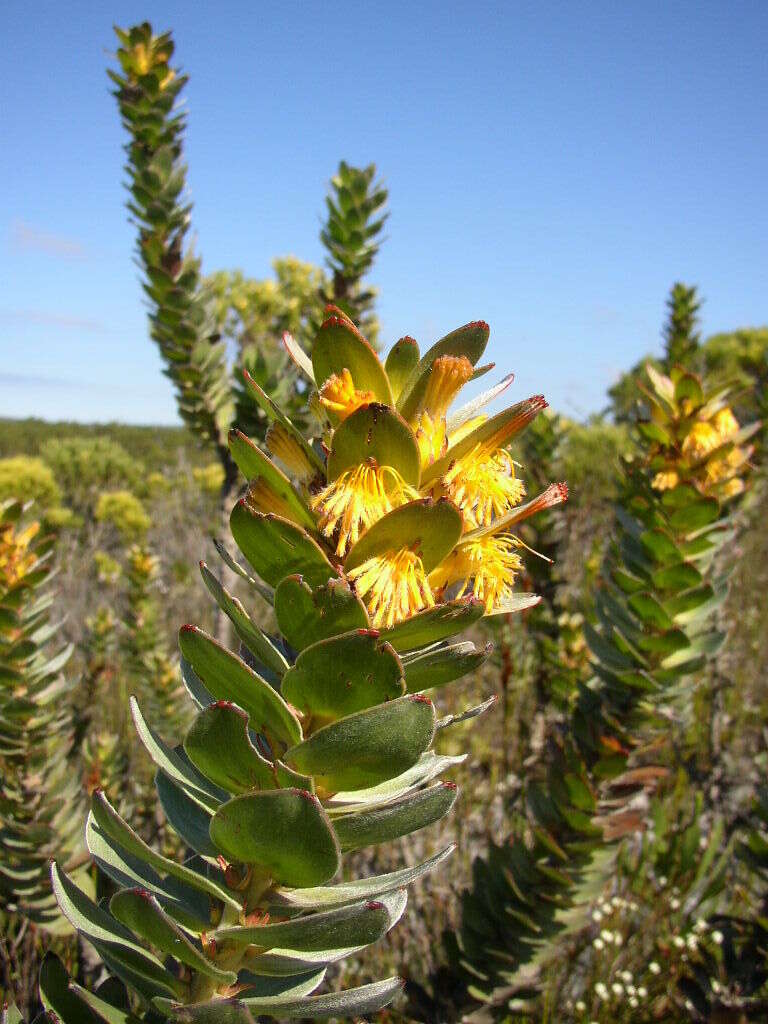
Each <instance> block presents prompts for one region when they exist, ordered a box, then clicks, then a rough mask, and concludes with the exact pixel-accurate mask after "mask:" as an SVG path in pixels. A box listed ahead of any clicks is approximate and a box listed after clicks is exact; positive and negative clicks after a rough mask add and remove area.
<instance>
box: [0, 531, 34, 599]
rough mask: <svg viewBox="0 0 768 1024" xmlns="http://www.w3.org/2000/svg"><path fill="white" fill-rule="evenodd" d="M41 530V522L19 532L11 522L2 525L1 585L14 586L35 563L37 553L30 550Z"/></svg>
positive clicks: (0, 543)
mask: <svg viewBox="0 0 768 1024" xmlns="http://www.w3.org/2000/svg"><path fill="white" fill-rule="evenodd" d="M39 531H40V524H39V523H30V525H29V526H27V527H26V529H24V530H21V531H18V532H17V531H16V529H15V528H14V526H13V525H12V524H11V523H6V524H3V526H2V527H0V585H2V586H3V587H12V586H13V585H14V584H15V583H18V582H19V580H21V579H23V577H24V576H25V575H26V574H27V573H28V572H29V570H30V569H31V568H32V566H33V565H34V564H35V561H36V558H35V555H34V554H33V553H28V552H29V545H30V544H31V543H32V540H33V539H34V537H36V536H37V534H38V533H39Z"/></svg>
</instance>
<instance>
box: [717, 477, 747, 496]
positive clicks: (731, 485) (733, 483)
mask: <svg viewBox="0 0 768 1024" xmlns="http://www.w3.org/2000/svg"><path fill="white" fill-rule="evenodd" d="M743 492H744V481H743V480H742V479H741V477H738V476H735V477H733V479H732V480H729V481H728V483H727V484H725V485H724V487H723V490H722V495H723V498H734V497H735V496H736V495H737V494H742V493H743Z"/></svg>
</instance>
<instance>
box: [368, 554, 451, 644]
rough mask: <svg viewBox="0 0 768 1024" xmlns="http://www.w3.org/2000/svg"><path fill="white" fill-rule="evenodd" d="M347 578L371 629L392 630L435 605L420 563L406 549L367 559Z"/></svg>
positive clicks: (415, 556)
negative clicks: (362, 601) (363, 606)
mask: <svg viewBox="0 0 768 1024" xmlns="http://www.w3.org/2000/svg"><path fill="white" fill-rule="evenodd" d="M348 577H349V579H350V580H351V581H352V582H353V583H354V584H355V588H356V590H357V592H358V593H359V594H360V595H361V596H363V597H364V598H365V599H366V604H367V605H368V611H369V613H370V616H371V621H372V623H373V625H374V626H393V625H394V624H395V623H396V622H402V620H403V619H407V618H408V617H409V616H410V615H413V614H415V613H416V612H419V611H421V610H422V609H424V608H431V607H432V606H433V605H434V603H435V599H434V597H433V596H432V590H431V588H430V585H429V581H428V580H427V576H426V573H425V572H424V566H423V564H422V561H421V559H420V558H419V556H418V555H416V554H414V552H413V551H410V550H409V549H408V548H400V550H399V551H388V552H387V553H386V554H384V555H376V556H375V557H373V558H369V559H368V560H367V561H366V562H363V564H362V565H359V566H358V567H357V568H356V569H353V570H352V571H351V572H350V573H348Z"/></svg>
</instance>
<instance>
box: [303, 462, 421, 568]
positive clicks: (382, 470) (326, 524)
mask: <svg viewBox="0 0 768 1024" xmlns="http://www.w3.org/2000/svg"><path fill="white" fill-rule="evenodd" d="M414 497H418V494H417V493H416V491H414V489H413V488H412V487H409V485H408V484H406V483H405V481H404V480H403V478H402V477H401V476H400V474H399V473H398V472H397V470H396V469H393V468H392V467H391V466H379V465H378V464H377V463H376V462H375V461H374V460H373V459H369V460H368V461H367V462H364V463H362V464H361V465H359V466H355V467H354V468H353V469H347V470H345V471H344V472H343V473H341V474H340V475H339V476H338V477H337V478H336V479H335V480H332V481H331V483H329V484H328V486H327V487H324V488H323V490H322V491H320V493H319V494H317V495H315V497H314V498H312V500H311V502H310V507H311V508H312V511H313V512H314V513H315V514H316V515H318V516H319V517H320V519H319V523H318V526H319V528H320V531H321V532H322V534H323V535H324V536H325V537H332V536H333V535H334V534H335V533H336V531H337V529H338V537H337V540H336V554H338V555H341V556H343V555H345V554H346V553H347V551H348V550H349V548H351V547H352V545H353V544H355V543H356V541H357V540H358V539H359V538H360V535H361V534H362V533H364V532H365V530H367V529H368V528H369V527H370V526H373V524H374V523H376V522H378V520H379V519H381V517H382V516H385V515H386V514H387V512H391V511H392V510H393V509H395V508H398V507H399V506H400V505H402V504H404V502H406V501H409V500H410V499H411V498H414Z"/></svg>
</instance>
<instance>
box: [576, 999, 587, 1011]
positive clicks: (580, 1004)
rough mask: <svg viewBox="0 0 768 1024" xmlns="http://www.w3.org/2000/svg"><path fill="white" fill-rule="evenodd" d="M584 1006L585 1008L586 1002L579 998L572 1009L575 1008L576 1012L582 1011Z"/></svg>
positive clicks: (584, 1008)
mask: <svg viewBox="0 0 768 1024" xmlns="http://www.w3.org/2000/svg"><path fill="white" fill-rule="evenodd" d="M586 1008H587V1004H586V1003H585V1002H584V1000H583V999H580V1000H579V1001H578V1003H576V1006H575V1007H574V1009H575V1010H576V1013H584V1011H585V1010H586Z"/></svg>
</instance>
